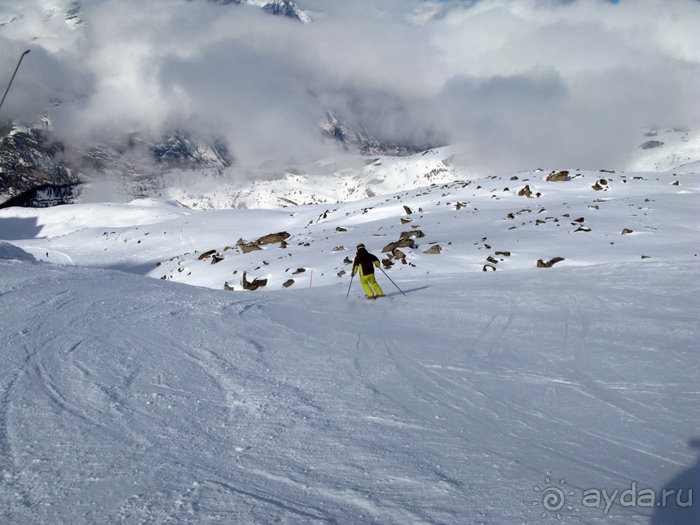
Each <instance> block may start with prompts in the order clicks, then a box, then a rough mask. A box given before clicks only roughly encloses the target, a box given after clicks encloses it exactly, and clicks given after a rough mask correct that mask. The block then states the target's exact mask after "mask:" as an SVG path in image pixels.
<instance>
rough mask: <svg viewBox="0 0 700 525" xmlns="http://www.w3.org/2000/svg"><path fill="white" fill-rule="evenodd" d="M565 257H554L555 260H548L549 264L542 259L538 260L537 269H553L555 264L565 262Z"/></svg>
mask: <svg viewBox="0 0 700 525" xmlns="http://www.w3.org/2000/svg"><path fill="white" fill-rule="evenodd" d="M565 260H566V259H564V257H554V258H553V259H550V260H548V261H547V262H544V261H543V260H542V259H538V260H537V267H538V268H551V267H552V266H554V265H555V264H557V263H558V262H561V261H565Z"/></svg>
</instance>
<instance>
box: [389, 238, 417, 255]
mask: <svg viewBox="0 0 700 525" xmlns="http://www.w3.org/2000/svg"><path fill="white" fill-rule="evenodd" d="M415 245H416V243H415V241H414V240H413V239H401V240H399V241H396V242H390V243H389V244H387V245H386V246H385V247H384V248H383V249H382V253H386V252H393V251H394V250H395V249H396V248H414V247H415Z"/></svg>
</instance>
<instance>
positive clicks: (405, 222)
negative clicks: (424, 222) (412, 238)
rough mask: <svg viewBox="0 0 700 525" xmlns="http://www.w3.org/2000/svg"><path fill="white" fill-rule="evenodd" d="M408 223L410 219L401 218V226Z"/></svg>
mask: <svg viewBox="0 0 700 525" xmlns="http://www.w3.org/2000/svg"><path fill="white" fill-rule="evenodd" d="M409 222H411V219H404V218H403V217H401V224H408V223H409Z"/></svg>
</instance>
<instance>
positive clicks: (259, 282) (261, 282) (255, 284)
mask: <svg viewBox="0 0 700 525" xmlns="http://www.w3.org/2000/svg"><path fill="white" fill-rule="evenodd" d="M266 284H267V279H258V278H255V279H253V280H252V281H248V279H247V278H246V273H245V272H243V289H244V290H250V291H253V290H257V289H258V288H261V287H263V286H265V285H266Z"/></svg>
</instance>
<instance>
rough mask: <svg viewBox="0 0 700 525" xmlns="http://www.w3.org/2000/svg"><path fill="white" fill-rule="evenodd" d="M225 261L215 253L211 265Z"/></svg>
mask: <svg viewBox="0 0 700 525" xmlns="http://www.w3.org/2000/svg"><path fill="white" fill-rule="evenodd" d="M223 260H224V257H223V255H219V254H218V253H215V254H214V255H212V257H211V263H212V264H216V263H220V262H221V261H223Z"/></svg>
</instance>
